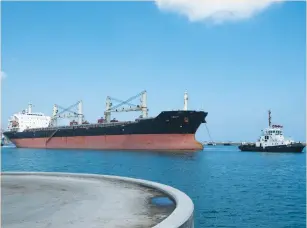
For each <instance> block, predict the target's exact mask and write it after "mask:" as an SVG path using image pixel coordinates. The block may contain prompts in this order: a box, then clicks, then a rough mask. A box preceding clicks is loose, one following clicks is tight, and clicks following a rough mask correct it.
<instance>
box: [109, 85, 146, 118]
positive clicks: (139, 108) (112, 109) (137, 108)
mask: <svg viewBox="0 0 307 228" xmlns="http://www.w3.org/2000/svg"><path fill="white" fill-rule="evenodd" d="M140 96H142V97H141V104H140V105H134V104H131V103H130V102H131V101H132V100H134V99H135V98H137V97H140ZM111 100H115V101H119V102H121V103H120V104H118V105H115V106H113V107H112V103H111ZM125 104H128V105H130V107H129V108H124V107H123V108H121V109H119V107H120V106H123V105H125ZM130 111H142V112H143V114H142V117H143V118H144V117H147V111H148V109H147V104H146V90H144V91H142V92H140V93H138V94H137V95H134V96H132V97H130V98H129V99H127V100H125V101H121V100H119V99H115V98H112V97H110V96H108V97H107V101H106V111H105V112H104V114H105V119H106V121H107V122H110V120H111V112H130Z"/></svg>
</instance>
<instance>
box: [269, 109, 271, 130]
mask: <svg viewBox="0 0 307 228" xmlns="http://www.w3.org/2000/svg"><path fill="white" fill-rule="evenodd" d="M269 127H271V110H269Z"/></svg>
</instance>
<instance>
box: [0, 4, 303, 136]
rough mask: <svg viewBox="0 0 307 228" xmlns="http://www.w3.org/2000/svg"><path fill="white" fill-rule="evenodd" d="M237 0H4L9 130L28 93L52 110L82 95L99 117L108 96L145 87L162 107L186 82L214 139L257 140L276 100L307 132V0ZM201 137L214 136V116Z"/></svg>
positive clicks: (275, 117)
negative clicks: (219, 0)
mask: <svg viewBox="0 0 307 228" xmlns="http://www.w3.org/2000/svg"><path fill="white" fill-rule="evenodd" d="M230 2H233V3H234V2H236V3H234V4H233V5H231V4H230V5H229V4H228V5H225V4H222V5H221V4H215V5H214V4H211V5H208V1H207V0H206V1H205V0H204V1H202V0H191V1H190V0H189V1H187V0H180V1H174V0H157V1H152V2H2V3H1V4H2V37H1V42H2V50H1V51H2V53H1V54H2V66H1V72H2V73H1V83H2V85H1V87H2V88H1V92H2V103H1V104H2V113H1V122H2V128H6V127H7V122H8V119H9V117H10V116H11V115H12V114H14V113H16V112H18V111H21V110H22V109H24V108H26V107H27V104H28V103H29V102H31V103H33V104H34V107H33V111H37V112H43V113H45V114H48V115H51V114H52V107H53V105H54V104H58V105H61V106H63V107H68V106H70V105H71V104H74V103H76V102H77V101H78V100H82V101H83V109H84V114H85V118H86V120H88V121H89V122H96V121H97V119H98V118H99V117H101V116H103V112H104V110H105V100H106V97H107V96H112V97H114V98H118V99H122V100H125V99H128V98H129V97H131V96H134V95H136V94H138V93H139V92H141V91H143V90H146V91H147V97H148V102H147V103H148V107H149V115H150V116H156V115H158V114H159V113H160V112H161V111H164V110H173V109H174V110H176V109H183V95H184V92H185V91H187V92H188V94H189V103H188V108H189V109H191V110H204V111H206V112H208V116H207V118H206V120H207V127H208V129H209V131H210V134H211V137H212V139H213V140H215V141H255V140H256V139H257V138H258V137H259V135H260V133H261V130H262V129H263V128H265V127H267V125H268V110H269V109H271V111H272V122H273V123H276V124H282V125H284V133H285V135H286V136H289V137H292V138H293V139H295V140H297V141H299V140H300V141H305V138H306V79H305V75H306V67H305V63H306V58H305V56H306V53H305V52H306V41H305V39H306V37H305V36H306V25H305V19H306V13H305V8H306V6H305V2H282V3H280V2H278V3H274V2H272V1H269V0H259V1H257V2H255V1H242V0H237V1H230ZM211 3H212V2H211ZM138 102H139V100H138V99H136V100H135V101H134V103H135V104H137V103H138ZM139 115H140V113H139V112H132V113H119V114H115V115H113V117H116V118H117V119H119V120H129V119H134V118H136V117H138V116H139ZM196 138H197V139H198V140H200V141H206V140H210V138H209V136H208V133H207V131H206V127H205V126H204V125H202V126H201V127H200V128H199V129H198V131H197V133H196Z"/></svg>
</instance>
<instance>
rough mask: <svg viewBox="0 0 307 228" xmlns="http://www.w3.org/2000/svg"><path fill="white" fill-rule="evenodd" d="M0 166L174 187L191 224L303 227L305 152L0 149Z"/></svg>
mask: <svg viewBox="0 0 307 228" xmlns="http://www.w3.org/2000/svg"><path fill="white" fill-rule="evenodd" d="M1 154H2V160H1V162H2V171H48V172H74V173H95V174H107V175H120V176H127V177H134V178H142V179H146V180H151V181H156V182H160V183H163V184H167V185H170V186H173V187H175V188H178V189H179V190H182V191H183V192H185V193H186V194H187V195H188V196H190V197H191V199H192V200H193V202H194V205H195V212H194V220H195V228H203V227H244V228H246V227H272V228H273V227H274V228H279V227H280V228H282V227H295V228H300V227H302V228H303V227H306V220H305V218H306V153H305V150H304V152H303V153H264V152H240V151H239V150H238V148H237V147H236V146H207V147H205V149H204V151H199V152H195V153H175V152H172V153H170V152H167V153H163V152H150V151H148V152H140V151H138V152H133V151H93V150H60V149H58V150H51V149H48V150H45V149H18V148H5V147H4V148H2V153H1Z"/></svg>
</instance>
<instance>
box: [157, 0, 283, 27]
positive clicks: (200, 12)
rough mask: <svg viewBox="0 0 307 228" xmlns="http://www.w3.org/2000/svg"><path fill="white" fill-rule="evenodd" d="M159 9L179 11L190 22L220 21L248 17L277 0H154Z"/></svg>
mask: <svg viewBox="0 0 307 228" xmlns="http://www.w3.org/2000/svg"><path fill="white" fill-rule="evenodd" d="M155 2H156V5H157V6H158V8H159V9H161V10H163V11H168V12H174V13H179V14H181V15H184V16H186V17H188V19H189V20H190V21H192V22H195V21H207V20H210V21H213V22H215V23H222V22H225V21H236V20H242V19H248V18H250V17H252V16H254V15H256V14H257V13H259V12H261V11H263V10H264V9H266V8H268V7H269V6H270V5H271V4H273V3H276V2H277V0H155Z"/></svg>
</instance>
